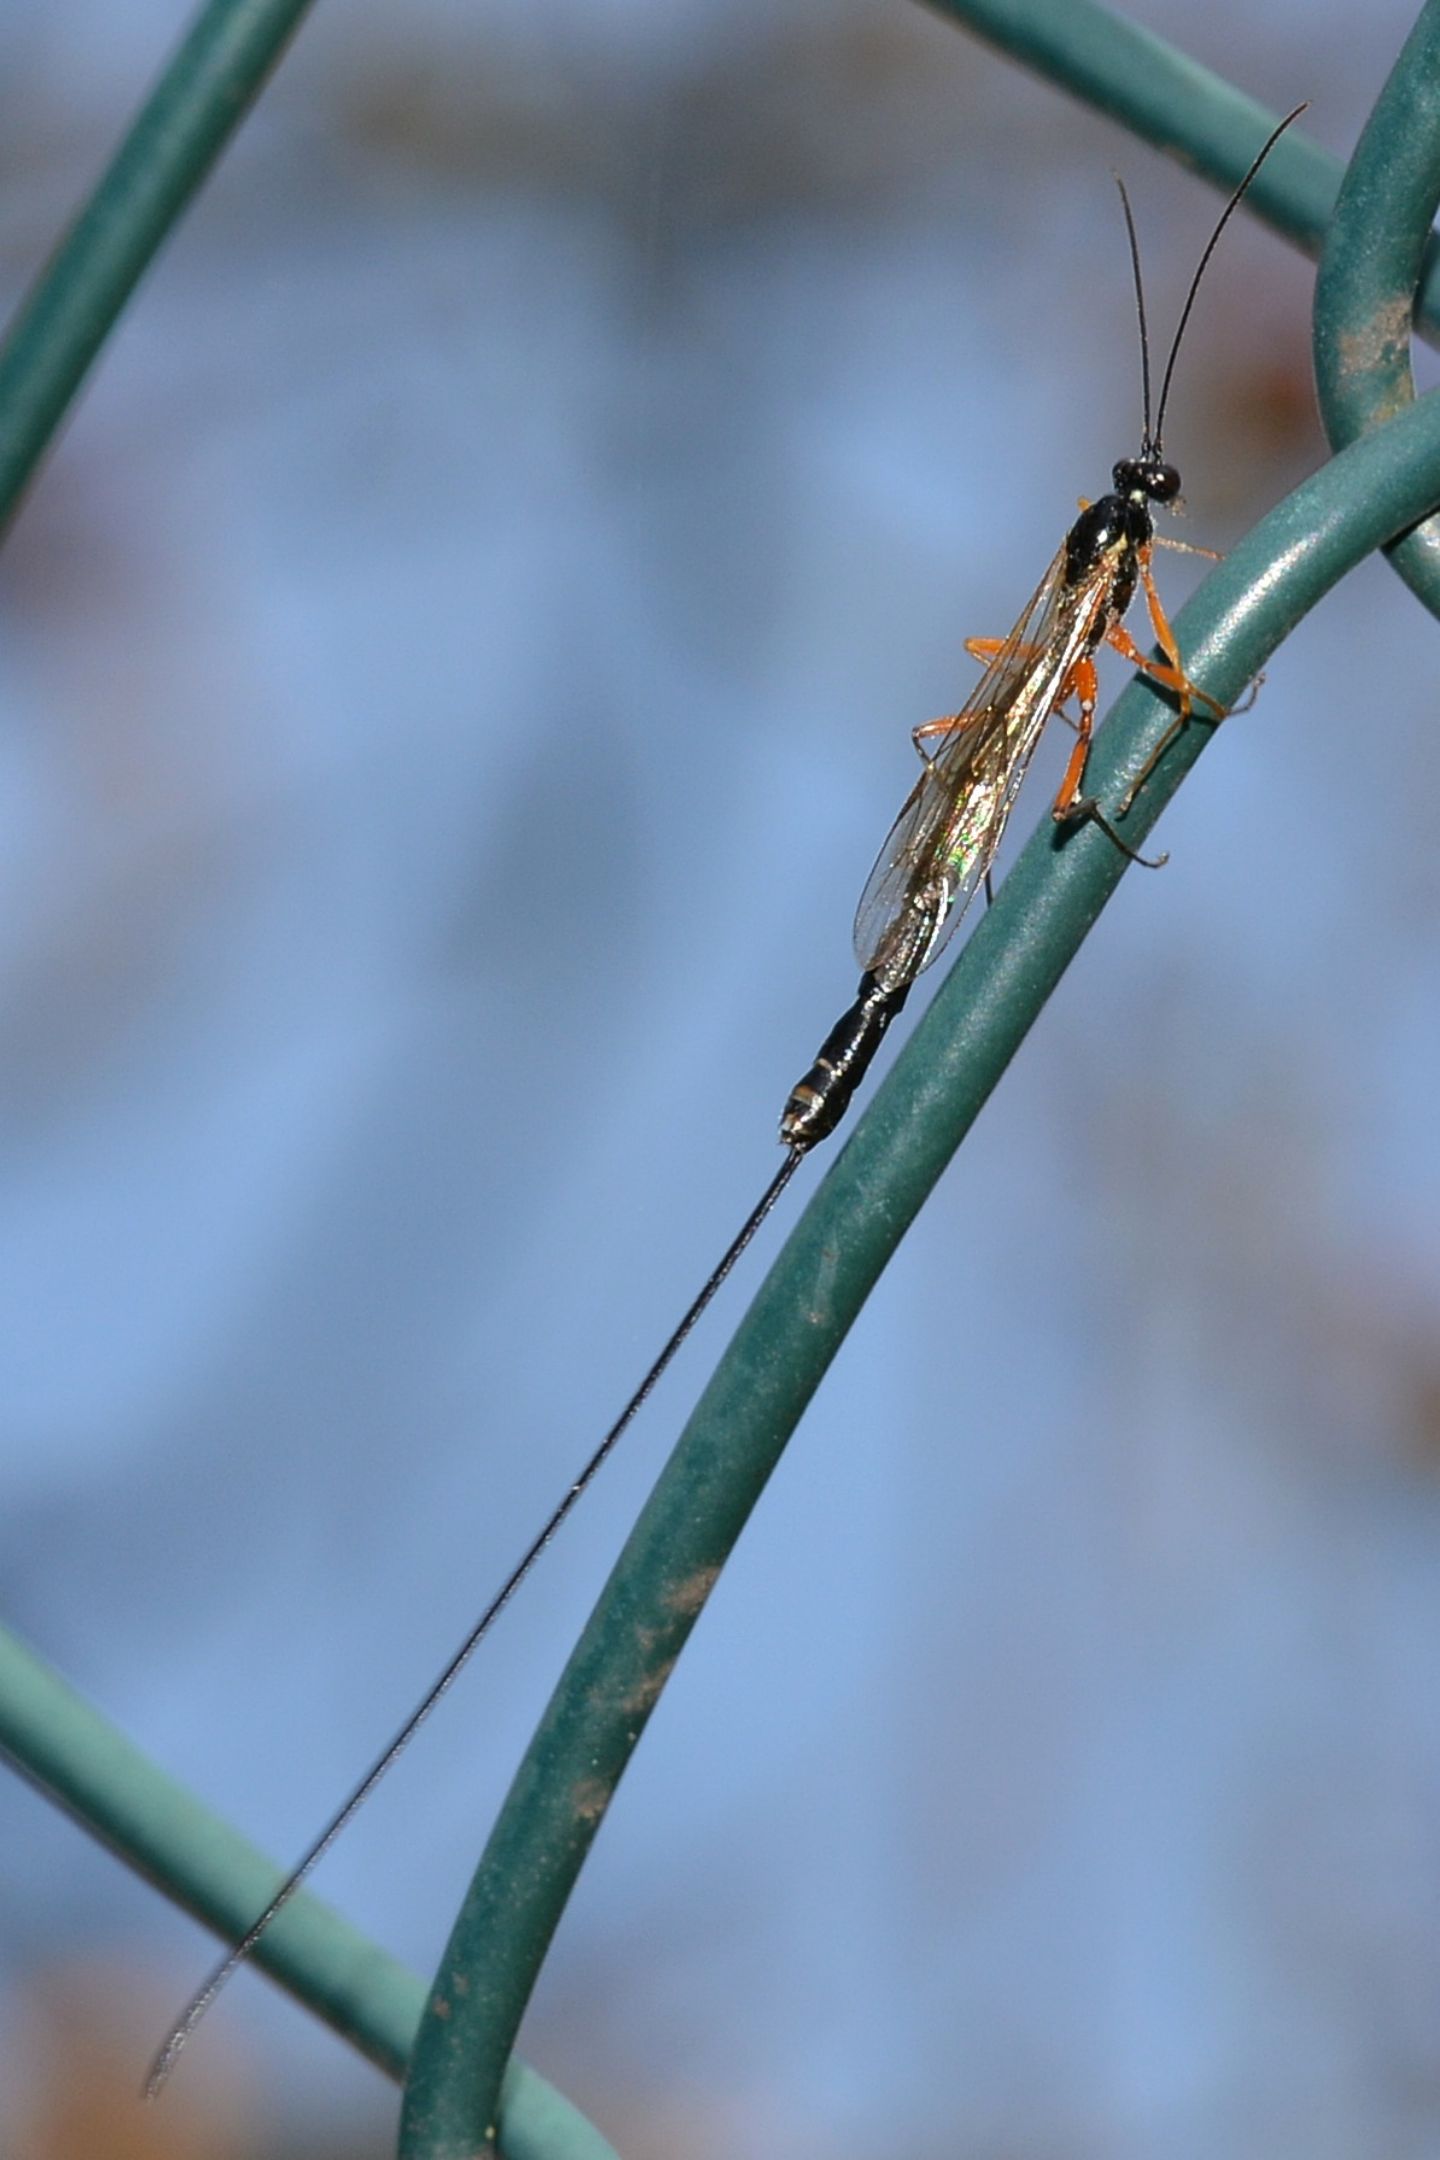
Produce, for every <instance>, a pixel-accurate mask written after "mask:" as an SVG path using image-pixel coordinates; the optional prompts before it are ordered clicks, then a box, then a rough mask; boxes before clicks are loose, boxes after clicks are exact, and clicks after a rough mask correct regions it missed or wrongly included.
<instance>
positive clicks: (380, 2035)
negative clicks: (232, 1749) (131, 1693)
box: [0, 1629, 615, 2160]
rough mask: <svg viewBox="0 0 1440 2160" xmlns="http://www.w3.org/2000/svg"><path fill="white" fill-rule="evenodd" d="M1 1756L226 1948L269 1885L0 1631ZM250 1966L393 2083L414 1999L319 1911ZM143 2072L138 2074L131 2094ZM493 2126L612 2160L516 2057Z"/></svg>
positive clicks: (416, 1992) (583, 2156)
mask: <svg viewBox="0 0 1440 2160" xmlns="http://www.w3.org/2000/svg"><path fill="white" fill-rule="evenodd" d="M0 1749H3V1750H4V1751H5V1752H6V1753H7V1754H8V1755H9V1756H10V1757H11V1759H12V1761H13V1762H14V1763H15V1765H16V1767H17V1768H18V1769H20V1770H21V1771H22V1772H23V1774H24V1775H25V1776H26V1777H28V1778H29V1779H30V1780H31V1782H32V1783H33V1784H35V1785H37V1786H38V1787H39V1788H40V1790H41V1791H42V1792H44V1793H45V1794H47V1795H48V1797H49V1798H50V1799H52V1800H54V1801H55V1802H56V1803H57V1805H58V1806H60V1807H62V1808H64V1809H65V1811H66V1813H67V1814H69V1815H71V1816H73V1817H74V1819H75V1820H76V1821H77V1822H79V1823H81V1824H83V1826H84V1827H85V1828H86V1829H87V1830H90V1831H91V1832H93V1834H94V1835H95V1836H96V1837H97V1838H99V1839H100V1841H101V1843H102V1844H105V1845H108V1846H109V1848H110V1850H111V1851H112V1852H113V1853H116V1854H117V1855H118V1856H119V1857H120V1859H122V1860H123V1861H125V1863H126V1865H127V1866H129V1867H132V1868H133V1869H134V1870H135V1872H136V1873H137V1874H138V1875H143V1876H144V1877H145V1879H146V1880H147V1882H151V1883H153V1884H154V1885H155V1887H156V1889H158V1890H161V1891H163V1892H164V1893H165V1895H166V1896H167V1897H171V1898H173V1899H174V1900H175V1902H176V1903H177V1904H179V1905H183V1906H184V1908H185V1909H186V1911H187V1912H191V1913H193V1914H194V1915H195V1918H196V1919H197V1920H201V1921H203V1922H204V1924H205V1925H206V1926H207V1927H211V1928H214V1929H215V1931H216V1933H217V1934H219V1935H222V1936H224V1937H225V1938H226V1939H227V1940H229V1941H232V1942H233V1941H234V1940H235V1939H236V1938H237V1937H238V1936H239V1935H240V1934H241V1933H242V1932H243V1930H244V1929H245V1927H246V1926H247V1925H248V1923H249V1922H250V1920H252V1919H253V1918H254V1916H255V1914H256V1913H257V1912H259V1911H261V1910H262V1909H263V1907H264V1905H265V1903H266V1900H267V1899H268V1898H269V1897H270V1894H271V1892H272V1891H273V1890H275V1888H276V1887H277V1886H278V1884H279V1882H280V1877H281V1871H280V1869H278V1868H277V1867H276V1866H275V1864H274V1862H273V1861H271V1860H267V1859H266V1858H265V1856H264V1854H263V1853H259V1852H257V1851H256V1850H255V1848H254V1846H253V1845H250V1844H248V1843H247V1842H246V1840H245V1839H244V1838H242V1837H240V1836H239V1834H238V1833H237V1832H236V1831H234V1830H232V1829H231V1828H230V1827H229V1825H228V1824H226V1823H224V1822H222V1821H221V1820H220V1818H219V1817H218V1816H216V1815H213V1814H212V1813H211V1812H210V1810H209V1809H208V1808H207V1807H205V1806H203V1805H202V1803H201V1802H200V1801H199V1800H197V1799H196V1798H195V1797H194V1795H193V1794H191V1793H188V1792H186V1790H185V1788H184V1787H183V1786H182V1785H179V1784H177V1783H176V1781H175V1780H174V1779H173V1778H169V1777H167V1776H166V1775H165V1772H164V1771H163V1770H160V1769H157V1767H156V1766H155V1764H154V1763H152V1762H148V1761H147V1760H146V1758H145V1756H144V1755H142V1754H141V1752H140V1750H139V1748H137V1747H136V1746H135V1745H134V1744H133V1742H131V1741H129V1740H127V1739H126V1738H125V1736H124V1734H123V1733H120V1732H117V1731H116V1729H115V1727H114V1726H113V1725H111V1724H110V1723H109V1722H108V1721H107V1720H106V1719H105V1718H103V1717H102V1716H101V1715H100V1712H99V1711H98V1710H96V1709H93V1708H92V1707H91V1705H90V1704H89V1703H87V1702H86V1701H85V1700H84V1699H83V1697H81V1696H80V1695H78V1694H76V1692H75V1690H74V1689H73V1688H72V1687H69V1686H67V1684H66V1683H65V1682H64V1681H63V1680H61V1679H60V1678H59V1676H58V1675H57V1674H56V1673H53V1672H52V1671H51V1670H50V1669H49V1667H48V1666H46V1665H45V1664H43V1663H42V1662H41V1660H40V1659H39V1658H38V1657H36V1656H35V1654H34V1652H33V1651H31V1650H27V1649H26V1648H25V1646H24V1645H23V1644H22V1643H20V1642H18V1641H17V1640H16V1639H15V1637H14V1636H13V1635H8V1634H6V1633H5V1632H4V1630H3V1629H0ZM255 1962H256V1963H257V1965H263V1966H264V1968H265V1969H266V1971H267V1972H269V1973H270V1974H271V1975H272V1976H273V1978H275V1979H276V1980H278V1981H279V1982H280V1984H281V1986H282V1987H285V1988H287V1989H288V1990H289V1992H290V1993H291V1994H292V1995H293V1996H294V1997H295V1998H296V2000H297V2001H298V2002H302V2003H304V2004H305V2006H306V2008H307V2009H310V2010H313V2011H314V2012H315V2014H316V2016H317V2017H320V2018H323V2019H324V2021H325V2023H326V2024H327V2025H329V2026H330V2027H331V2028H332V2030H334V2031H335V2032H337V2033H339V2034H340V2035H341V2037H342V2038H344V2039H346V2040H349V2041H350V2042H351V2043H352V2044H353V2045H354V2046H355V2047H357V2048H358V2049H359V2050H360V2053H361V2054H362V2055H365V2056H368V2058H369V2060H370V2061H371V2062H373V2063H374V2064H376V2066H377V2067H378V2068H379V2069H381V2070H383V2071H384V2072H385V2074H386V2076H387V2077H391V2078H397V2079H398V2078H399V2077H400V2076H401V2075H402V2073H403V2071H404V2068H405V2062H406V2058H407V2056H408V2055H409V2052H410V2046H411V2042H412V2041H413V2039H414V2036H415V2028H416V2026H417V2024H418V2023H419V2019H420V2010H421V2005H422V2004H423V2002H424V1999H425V1990H424V1987H423V1985H422V1983H421V1982H420V1981H419V1980H418V1979H417V1978H416V1977H415V1975H414V1973H411V1972H407V1971H406V1970H405V1968H404V1966H403V1965H399V1964H397V1963H396V1961H395V1960H394V1958H392V1957H388V1956H387V1955H386V1953H385V1952H384V1951H383V1950H378V1949H376V1947H375V1945H374V1944H373V1943H370V1942H367V1940H366V1939H365V1937H364V1936H363V1935H362V1934H361V1933H360V1932H359V1930H358V1929H356V1928H353V1927H351V1926H350V1925H349V1924H348V1923H347V1922H346V1921H344V1920H342V1919H341V1918H340V1917H339V1915H338V1914H337V1913H334V1912H332V1911H331V1909H330V1908H329V1906H328V1905H323V1904H322V1903H321V1902H320V1900H319V1899H318V1898H315V1897H312V1896H311V1895H310V1894H309V1893H308V1892H302V1893H301V1894H300V1895H299V1896H298V1897H297V1898H296V1899H295V1901H294V1903H293V1904H292V1905H290V1906H289V1907H288V1908H287V1909H286V1911H285V1912H284V1914H283V1915H282V1916H281V1918H280V1919H278V1920H277V1921H276V1922H275V1925H274V1927H273V1928H271V1929H270V1931H269V1932H268V1933H267V1935H266V1936H265V1938H264V1940H263V1941H262V1942H261V1943H260V1944H259V1946H258V1948H257V1949H256V1951H255ZM155 2037H156V2039H157V2040H158V2039H159V2037H160V2036H159V2034H158V2033H157V2034H156V2036H155ZM143 2070H144V2064H143V2063H139V2062H137V2063H136V2065H135V2086H136V2090H137V2091H138V2090H139V2086H140V2079H141V2074H142V2072H143ZM176 2075H177V2076H183V2075H184V2071H183V2067H182V2068H181V2069H180V2070H177V2072H176ZM159 2104H160V2105H161V2106H163V2105H164V2102H163V2101H161V2102H160V2103H159ZM500 2114H501V2125H502V2134H503V2136H504V2140H505V2150H506V2152H507V2153H508V2154H510V2155H511V2156H512V2160H615V2155H614V2153H613V2151H612V2150H611V2148H610V2146H609V2145H607V2144H606V2142H605V2140H604V2139H603V2138H602V2137H601V2136H600V2133H599V2132H598V2130H594V2129H592V2128H591V2126H590V2124H589V2123H588V2122H586V2120H585V2118H584V2116H583V2115H581V2114H580V2113H579V2112H578V2111H577V2110H576V2109H575V2108H573V2107H572V2106H571V2105H570V2103H569V2101H568V2100H566V2099H564V2098H563V2097H562V2095H561V2094H560V2093H558V2092H556V2091H555V2089H554V2088H553V2086H550V2085H547V2084H546V2082H545V2080H544V2078H542V2077H540V2076H539V2075H538V2074H537V2073H536V2072H535V2071H534V2070H531V2069H529V2068H528V2067H527V2066H526V2065H525V2064H524V2063H522V2062H521V2061H520V2060H519V2058H518V2057H516V2058H512V2063H511V2068H510V2070H509V2071H508V2072H507V2074H506V2079H505V2089H504V2093H503V2095H502V2098H501V2103H500Z"/></svg>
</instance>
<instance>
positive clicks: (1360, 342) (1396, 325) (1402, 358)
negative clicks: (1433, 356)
mask: <svg viewBox="0 0 1440 2160" xmlns="http://www.w3.org/2000/svg"><path fill="white" fill-rule="evenodd" d="M1413 309H1414V301H1413V299H1412V297H1411V295H1410V294H1408V293H1396V294H1395V295H1394V296H1393V297H1392V298H1391V299H1389V300H1387V301H1385V302H1384V303H1383V304H1382V305H1381V306H1380V307H1377V308H1376V309H1375V311H1374V313H1373V314H1372V315H1371V316H1370V317H1369V319H1368V320H1367V321H1366V322H1364V323H1362V324H1361V325H1360V327H1359V329H1358V330H1346V331H1344V332H1343V333H1342V334H1341V336H1340V337H1339V338H1338V339H1337V340H1336V353H1337V356H1338V358H1339V362H1340V371H1341V373H1342V375H1344V376H1345V378H1346V379H1347V381H1350V380H1354V379H1355V378H1357V377H1358V378H1359V379H1360V380H1361V381H1362V382H1365V381H1372V380H1374V379H1375V378H1377V377H1378V378H1380V379H1381V380H1382V381H1385V380H1387V379H1388V380H1389V383H1390V387H1389V388H1388V389H1387V391H1386V393H1385V395H1384V396H1383V397H1381V398H1380V399H1379V400H1378V402H1377V403H1376V406H1375V408H1374V413H1373V419H1374V420H1375V421H1376V422H1377V423H1378V422H1379V421H1381V420H1389V419H1392V418H1393V417H1394V415H1395V414H1396V413H1397V412H1400V411H1401V410H1403V408H1404V407H1405V406H1406V405H1408V404H1409V403H1410V401H1411V398H1412V397H1413V395H1414V392H1413V390H1412V388H1411V383H1410V370H1409V367H1408V364H1407V363H1408V359H1409V353H1410V329H1411V321H1412V315H1413ZM1397 375H1398V377H1399V379H1398V381H1397V380H1395V378H1396V376H1397Z"/></svg>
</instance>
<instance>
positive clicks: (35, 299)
mask: <svg viewBox="0 0 1440 2160" xmlns="http://www.w3.org/2000/svg"><path fill="white" fill-rule="evenodd" d="M308 5H309V0H209V5H208V6H206V7H203V8H201V10H200V12H199V14H198V15H197V16H196V18H195V20H194V22H193V23H192V24H191V27H190V29H189V30H188V32H187V33H186V35H185V38H184V40H183V42H182V43H181V45H180V47H179V49H178V51H177V52H176V54H175V56H174V58H173V59H172V60H171V61H170V63H169V65H168V66H167V67H166V69H165V71H164V73H163V74H162V75H161V77H160V80H159V81H158V82H157V83H156V85H155V88H154V89H153V90H152V91H151V93H150V95H149V97H148V98H147V99H146V100H145V103H144V104H143V105H142V106H141V108H140V111H139V113H138V114H137V115H136V118H135V120H134V122H133V124H132V126H131V128H130V131H129V133H128V134H127V135H126V137H125V139H124V141H123V142H122V143H121V145H120V147H119V149H118V150H117V151H116V153H115V155H114V157H113V158H112V159H111V161H110V164H109V166H108V168H107V170H106V171H105V173H104V175H103V176H102V178H101V180H100V182H99V184H98V186H97V187H96V188H95V190H94V193H93V194H92V195H91V196H90V198H89V200H88V201H87V202H86V204H85V206H84V208H83V209H82V210H81V211H80V213H79V215H78V216H77V218H76V219H75V222H74V224H73V225H72V226H71V227H70V230H69V231H68V232H67V233H66V235H65V237H64V238H63V240H62V241H61V242H60V244H59V246H58V247H57V248H56V250H55V252H54V254H53V255H52V256H51V258H50V260H49V262H48V263H47V264H46V266H45V268H44V270H43V271H42V272H41V274H40V276H39V277H38V278H37V280H36V282H35V284H34V286H33V287H32V289H31V291H30V294H29V296H28V297H27V298H26V299H25V301H23V302H22V304H21V307H20V309H19V311H18V313H17V314H16V316H15V319H14V321H13V323H12V325H11V327H10V330H9V332H8V334H7V336H6V338H5V342H4V344H3V346H0V530H3V529H4V527H5V526H6V524H8V522H9V520H10V518H11V517H12V516H13V515H14V512H15V509H16V506H17V504H18V503H19V500H20V497H21V495H22V494H23V493H24V490H25V487H26V485H27V483H28V482H29V480H30V477H31V475H32V474H33V473H34V471H35V468H36V466H37V465H38V464H39V462H40V459H41V458H42V457H43V455H44V453H45V451H46V449H47V448H48V446H49V443H50V441H51V438H52V437H53V436H54V434H55V432H56V430H57V429H58V427H59V425H60V423H61V421H62V420H63V418H64V417H65V414H66V412H67V410H68V408H69V406H70V403H71V400H72V399H73V398H74V396H75V393H76V391H77V390H78V389H79V387H80V384H81V382H82V381H83V380H84V377H85V375H86V372H87V370H88V369H89V366H90V363H91V361H92V360H93V359H94V358H95V355H96V354H97V352H98V351H99V350H100V347H101V346H102V345H103V344H104V342H105V339H106V338H107V337H108V335H109V333H110V331H111V330H112V329H113V328H114V326H115V322H116V319H117V317H118V316H119V314H120V312H121V310H122V309H123V308H124V306H125V303H126V301H127V300H128V299H129V298H130V295H131V293H132V292H133V291H134V290H135V287H136V285H137V284H138V283H139V281H140V279H141V277H142V276H143V275H144V272H145V271H146V269H147V268H148V267H149V265H150V263H151V261H152V260H153V258H154V256H155V255H156V253H157V252H158V250H159V248H160V246H161V243H162V242H163V241H164V240H165V238H166V236H167V235H168V233H169V231H170V228H171V227H172V226H173V225H174V223H175V221H176V220H177V218H178V217H179V216H180V213H181V212H182V210H184V208H185V206H186V204H187V203H188V202H189V200H190V198H191V196H192V195H193V194H194V193H195V191H196V189H197V188H198V187H199V186H200V184H201V182H202V181H203V180H204V178H205V176H206V174H207V173H208V172H209V171H210V168H211V166H212V165H213V164H214V163H215V160H216V158H217V157H218V156H219V155H220V152H221V151H222V150H223V149H224V147H225V145H226V143H227V142H228V141H229V139H230V137H231V135H233V133H234V132H235V130H236V128H237V127H238V126H239V125H240V122H241V121H242V120H243V119H244V117H245V114H246V112H247V111H248V110H249V108H250V105H251V102H252V101H253V99H254V98H255V96H256V93H257V92H258V91H259V89H260V87H261V85H262V84H263V83H264V80H265V77H266V76H267V74H268V73H269V72H270V70H271V68H273V67H274V65H275V63H276V61H277V60H278V59H279V57H280V54H281V51H282V50H283V48H284V45H285V42H286V40H287V39H288V38H289V37H290V35H291V33H292V32H293V30H294V29H295V27H296V25H297V24H298V22H299V20H300V18H301V16H302V15H303V14H304V13H305V10H306V7H307V6H308Z"/></svg>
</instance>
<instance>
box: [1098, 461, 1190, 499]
mask: <svg viewBox="0 0 1440 2160" xmlns="http://www.w3.org/2000/svg"><path fill="white" fill-rule="evenodd" d="M1110 477H1111V478H1112V480H1113V481H1114V483H1115V492H1116V494H1117V495H1124V496H1126V497H1127V498H1128V499H1129V501H1131V502H1145V501H1147V500H1148V501H1150V502H1157V503H1172V502H1174V501H1175V499H1176V497H1177V496H1178V495H1179V493H1180V475H1179V473H1178V472H1176V470H1175V467H1174V466H1173V465H1167V464H1166V463H1165V460H1164V459H1163V458H1162V457H1161V455H1160V453H1159V451H1158V450H1149V449H1147V450H1142V451H1141V453H1140V455H1139V457H1137V458H1121V460H1120V462H1119V464H1118V465H1117V466H1116V467H1115V469H1114V471H1113V473H1112V474H1111V476H1110Z"/></svg>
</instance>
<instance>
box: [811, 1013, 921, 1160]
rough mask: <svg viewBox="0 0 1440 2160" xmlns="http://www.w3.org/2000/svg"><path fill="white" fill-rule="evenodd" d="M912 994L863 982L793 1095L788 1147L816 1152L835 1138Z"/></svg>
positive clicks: (822, 1044)
mask: <svg viewBox="0 0 1440 2160" xmlns="http://www.w3.org/2000/svg"><path fill="white" fill-rule="evenodd" d="M909 994H910V985H909V983H908V982H907V983H902V984H901V985H900V987H899V988H898V989H894V990H887V989H886V988H885V986H884V984H883V983H881V982H880V981H879V979H878V978H877V977H876V976H874V975H862V976H861V978H860V995H859V996H858V997H857V998H856V1000H855V1003H854V1004H853V1005H852V1006H851V1007H850V1009H849V1010H848V1012H845V1013H842V1015H841V1016H840V1018H839V1019H838V1020H837V1021H836V1023H835V1025H834V1027H833V1028H831V1030H830V1033H829V1034H828V1035H827V1036H826V1038H825V1040H824V1042H823V1043H821V1045H820V1048H819V1050H818V1052H817V1053H816V1057H815V1062H814V1064H813V1065H812V1066H811V1068H810V1070H809V1072H807V1073H806V1075H805V1077H804V1079H803V1080H800V1081H797V1083H796V1085H795V1086H794V1087H793V1088H792V1089H791V1091H790V1100H789V1101H788V1102H787V1103H786V1105H785V1114H784V1116H783V1117H782V1118H781V1120H780V1139H781V1142H782V1144H783V1145H784V1146H785V1147H788V1148H801V1149H803V1148H808V1147H813V1146H814V1145H815V1143H816V1141H817V1140H823V1139H824V1138H825V1137H826V1135H827V1134H828V1133H832V1132H834V1130H835V1127H836V1126H837V1125H838V1124H839V1123H840V1120H841V1118H843V1117H844V1115H845V1112H846V1111H847V1110H848V1109H849V1107H850V1098H851V1096H852V1095H853V1094H854V1093H855V1090H856V1088H857V1087H859V1085H860V1082H861V1081H862V1080H863V1079H864V1077H865V1074H866V1072H867V1071H868V1070H869V1066H870V1060H871V1059H872V1058H873V1057H874V1055H875V1052H876V1051H877V1050H878V1049H879V1047H880V1038H881V1037H882V1035H883V1034H884V1033H885V1030H886V1028H887V1027H889V1025H890V1022H891V1021H892V1020H893V1019H894V1017H895V1015H896V1013H897V1012H899V1010H900V1008H901V1006H902V1005H903V1004H904V1002H905V1000H906V998H907V997H908V996H909Z"/></svg>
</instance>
